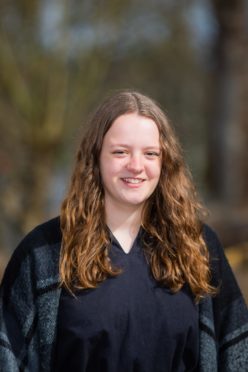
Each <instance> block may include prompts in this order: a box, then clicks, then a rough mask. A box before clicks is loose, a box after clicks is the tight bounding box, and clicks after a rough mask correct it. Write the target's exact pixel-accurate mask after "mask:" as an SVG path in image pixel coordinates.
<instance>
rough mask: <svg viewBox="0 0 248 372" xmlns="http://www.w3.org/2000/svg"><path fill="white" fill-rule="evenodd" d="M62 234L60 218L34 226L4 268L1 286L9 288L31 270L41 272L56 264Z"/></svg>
mask: <svg viewBox="0 0 248 372" xmlns="http://www.w3.org/2000/svg"><path fill="white" fill-rule="evenodd" d="M61 239H62V234H61V230H60V218H59V217H56V218H53V219H51V220H49V221H47V222H45V223H42V224H40V225H38V226H36V227H35V228H34V229H33V230H32V231H30V232H29V233H28V234H27V235H26V236H25V237H24V238H23V239H22V241H21V242H20V243H19V245H18V246H17V248H16V249H15V251H14V253H13V254H12V256H11V258H10V261H9V263H8V265H7V267H6V270H5V273H4V277H3V281H2V284H3V286H4V287H8V288H9V287H11V286H12V285H13V283H14V282H15V280H16V279H17V278H18V276H22V277H24V276H28V275H29V274H28V273H30V272H31V271H32V270H33V271H34V270H35V274H36V275H39V276H40V275H42V273H41V270H43V271H44V268H46V269H47V270H49V267H51V266H52V265H54V264H56V265H57V262H58V259H59V252H60V246H61Z"/></svg>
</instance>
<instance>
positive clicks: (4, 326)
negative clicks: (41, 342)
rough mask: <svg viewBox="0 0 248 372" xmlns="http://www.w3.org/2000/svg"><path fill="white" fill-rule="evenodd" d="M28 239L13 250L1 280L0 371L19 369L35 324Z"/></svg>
mask: <svg viewBox="0 0 248 372" xmlns="http://www.w3.org/2000/svg"><path fill="white" fill-rule="evenodd" d="M29 246H30V240H29V238H25V239H24V240H23V241H22V242H21V244H20V245H19V246H18V247H17V249H16V250H15V252H14V254H13V256H12V257H11V259H10V261H9V264H8V265H7V268H6V270H5V274H4V277H3V280H2V283H1V293H0V296H1V297H0V371H3V372H7V371H11V372H12V371H13V372H15V371H19V370H21V368H22V363H23V361H25V356H26V351H27V347H28V343H29V341H30V338H31V330H32V327H34V323H35V312H34V304H33V302H34V301H33V298H34V293H33V288H32V270H31V260H30V257H29V255H28V248H29Z"/></svg>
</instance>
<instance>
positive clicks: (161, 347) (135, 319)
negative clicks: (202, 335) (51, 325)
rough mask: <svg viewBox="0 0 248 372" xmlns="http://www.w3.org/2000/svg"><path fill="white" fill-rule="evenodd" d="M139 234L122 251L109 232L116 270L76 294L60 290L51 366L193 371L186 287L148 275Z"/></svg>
mask: <svg viewBox="0 0 248 372" xmlns="http://www.w3.org/2000/svg"><path fill="white" fill-rule="evenodd" d="M141 235H142V231H140V232H139V234H138V236H137V238H136V240H135V242H134V244H133V246H132V248H131V250H130V252H129V253H128V254H126V253H125V252H124V251H123V249H122V248H121V246H120V244H119V243H118V241H117V240H116V239H115V238H114V237H113V236H112V247H111V251H110V259H111V261H112V262H113V264H114V265H116V266H117V267H121V268H122V269H123V272H122V273H121V274H120V275H118V276H117V277H115V278H110V279H107V280H105V281H104V282H103V283H102V284H101V285H100V286H99V287H98V288H96V289H87V290H82V291H78V293H77V297H76V298H74V297H72V296H71V295H70V294H69V293H67V292H66V290H65V289H63V290H62V294H61V299H60V305H59V313H58V335H57V346H56V357H55V371H57V372H62V371H66V372H68V371H73V372H86V371H87V372H100V371H101V372H160V371H161V372H162V371H163V372H167V371H168V372H182V371H197V362H198V354H199V351H198V348H199V339H198V307H197V305H195V304H194V301H193V298H192V295H191V293H190V290H189V289H188V288H187V286H185V287H184V288H183V289H182V290H181V291H179V292H178V293H176V294H172V293H171V292H170V290H169V289H168V288H165V287H161V286H159V285H158V284H157V282H156V281H155V280H154V279H153V277H152V275H151V273H150V269H149V265H148V263H147V260H146V258H145V255H144V252H143V249H142V239H141Z"/></svg>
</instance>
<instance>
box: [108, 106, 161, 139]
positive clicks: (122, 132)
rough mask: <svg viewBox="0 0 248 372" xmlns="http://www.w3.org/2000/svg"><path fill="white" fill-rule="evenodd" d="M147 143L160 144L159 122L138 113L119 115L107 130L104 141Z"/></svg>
mask: <svg viewBox="0 0 248 372" xmlns="http://www.w3.org/2000/svg"><path fill="white" fill-rule="evenodd" d="M119 141H122V142H123V141H128V142H130V143H139V142H140V143H146V144H147V145H148V144H151V145H156V146H157V145H159V130H158V127H157V124H156V123H155V122H154V121H153V120H152V119H150V118H147V117H145V116H141V115H138V114H136V113H131V114H125V115H121V116H119V117H118V118H117V119H116V120H115V121H114V122H113V124H112V125H111V127H110V129H109V130H108V131H107V133H106V135H105V137H104V142H110V143H113V144H114V143H115V142H119Z"/></svg>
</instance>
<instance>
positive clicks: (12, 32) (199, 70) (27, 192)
mask: <svg viewBox="0 0 248 372" xmlns="http://www.w3.org/2000/svg"><path fill="white" fill-rule="evenodd" d="M247 61H248V3H247V1H245V0H178V1H175V0H153V1H149V0H132V1H130V0H125V1H121V0H104V1H100V0H99V1H90V0H81V1H79V0H71V1H65V0H1V3H0V138H1V146H0V172H1V178H0V195H1V199H0V209H1V216H0V218H1V221H0V277H1V275H2V273H3V270H4V268H5V265H6V263H7V261H8V259H9V256H10V254H11V253H12V252H13V250H14V248H15V247H16V245H17V244H18V242H19V241H20V239H21V238H22V237H23V236H24V234H26V233H27V232H28V231H30V229H32V228H33V227H34V226H36V225H37V224H39V223H41V222H43V221H45V220H47V219H49V218H51V217H53V216H56V215H58V214H59V209H60V203H61V201H62V199H63V197H64V194H65V192H66V190H67V187H68V183H69V178H70V174H71V170H72V164H73V161H74V156H75V151H76V148H77V144H78V141H79V139H80V136H81V134H82V131H83V128H84V124H85V122H86V119H87V116H88V114H89V113H90V112H91V110H93V109H94V108H95V107H96V105H97V104H98V103H99V101H100V100H102V98H103V97H105V96H106V94H109V93H111V92H112V91H114V90H116V89H120V88H133V89H137V90H140V91H141V92H143V93H145V94H148V95H150V96H152V97H153V98H155V99H156V100H157V101H158V102H159V103H160V104H161V106H162V107H163V109H164V110H165V111H166V112H167V113H168V116H169V118H170V119H171V121H172V123H173V124H174V126H175V128H176V131H177V133H178V137H179V138H180V140H181V142H182V144H183V148H184V151H185V157H186V160H187V162H188V164H189V166H190V169H191V171H192V174H193V178H194V181H195V183H196V185H197V188H198V191H199V195H200V198H201V200H202V201H203V202H204V203H205V205H206V206H207V208H208V210H209V217H208V223H209V224H210V225H211V226H212V227H213V228H215V230H216V231H217V233H218V235H219V237H220V239H221V241H222V243H223V245H224V247H225V249H226V253H227V256H228V258H229V260H230V263H231V265H232V267H233V269H234V272H235V274H236V277H237V279H238V281H239V283H240V286H241V288H242V291H243V293H244V295H245V297H246V299H248V280H247V279H248V103H247V101H248V62H247Z"/></svg>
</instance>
